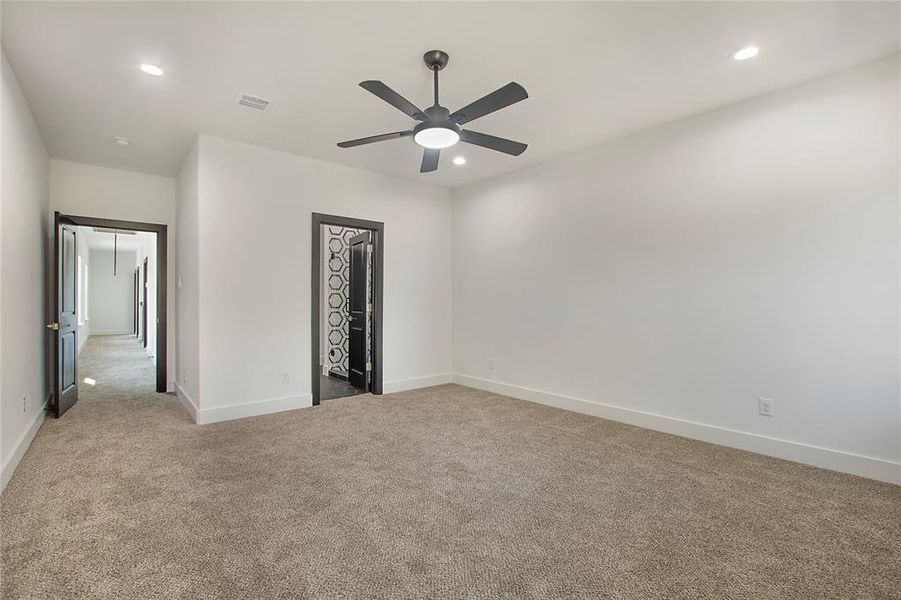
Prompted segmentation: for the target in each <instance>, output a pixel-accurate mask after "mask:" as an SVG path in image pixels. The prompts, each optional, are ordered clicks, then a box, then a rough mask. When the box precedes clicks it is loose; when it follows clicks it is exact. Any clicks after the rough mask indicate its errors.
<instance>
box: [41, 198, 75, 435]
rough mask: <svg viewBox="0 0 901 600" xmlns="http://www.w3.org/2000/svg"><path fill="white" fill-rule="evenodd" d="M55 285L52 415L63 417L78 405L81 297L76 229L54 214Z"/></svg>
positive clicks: (50, 326)
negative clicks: (79, 305)
mask: <svg viewBox="0 0 901 600" xmlns="http://www.w3.org/2000/svg"><path fill="white" fill-rule="evenodd" d="M54 224H55V232H54V236H53V238H54V240H53V246H54V250H55V259H54V264H55V267H56V269H55V270H56V285H55V286H54V291H53V313H54V315H55V318H56V321H55V322H54V323H51V324H50V325H48V327H49V328H50V329H51V330H52V333H53V336H54V338H55V339H54V340H53V413H54V414H55V415H56V416H57V417H60V416H62V415H63V413H65V412H66V411H67V410H69V409H70V408H72V405H74V404H75V403H76V402H77V401H78V380H77V369H78V364H77V361H78V351H77V348H78V341H77V339H76V336H77V335H78V316H77V315H78V306H77V304H78V294H77V293H76V285H77V283H76V277H77V274H76V268H77V267H76V263H75V256H76V252H77V248H76V247H75V227H74V226H73V225H71V224H69V223H66V222H65V221H64V219H63V218H61V215H60V214H59V213H55V218H54Z"/></svg>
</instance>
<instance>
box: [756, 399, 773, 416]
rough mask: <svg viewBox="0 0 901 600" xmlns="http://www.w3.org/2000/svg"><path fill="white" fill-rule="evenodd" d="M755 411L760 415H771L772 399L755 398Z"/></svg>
mask: <svg viewBox="0 0 901 600" xmlns="http://www.w3.org/2000/svg"><path fill="white" fill-rule="evenodd" d="M757 412H758V413H760V416H761V417H772V416H773V401H772V400H771V399H770V398H758V399H757Z"/></svg>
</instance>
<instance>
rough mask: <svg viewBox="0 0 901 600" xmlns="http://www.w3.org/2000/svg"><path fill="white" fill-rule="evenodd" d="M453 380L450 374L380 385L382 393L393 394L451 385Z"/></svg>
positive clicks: (400, 380)
mask: <svg viewBox="0 0 901 600" xmlns="http://www.w3.org/2000/svg"><path fill="white" fill-rule="evenodd" d="M453 380H454V376H453V375H452V374H451V373H443V374H441V375H426V376H425V377H414V378H412V379H397V380H394V381H385V382H383V383H382V393H383V394H393V393H395V392H403V391H406V390H415V389H419V388H426V387H432V386H433V385H442V384H445V383H453Z"/></svg>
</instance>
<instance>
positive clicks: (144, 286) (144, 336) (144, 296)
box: [141, 257, 147, 348]
mask: <svg viewBox="0 0 901 600" xmlns="http://www.w3.org/2000/svg"><path fill="white" fill-rule="evenodd" d="M143 270H144V281H143V282H141V318H142V320H143V323H142V324H141V340H142V341H143V343H144V347H145V348H146V347H147V258H146V257H145V258H144V266H143Z"/></svg>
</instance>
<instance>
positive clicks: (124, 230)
mask: <svg viewBox="0 0 901 600" xmlns="http://www.w3.org/2000/svg"><path fill="white" fill-rule="evenodd" d="M55 225H56V228H55V236H54V246H55V258H56V260H55V261H54V265H55V280H56V285H55V286H53V287H52V289H53V298H52V301H51V306H52V307H53V310H54V314H55V317H54V320H55V322H53V323H50V324H49V325H48V327H49V328H50V329H51V330H53V333H54V340H53V342H52V343H51V348H52V350H53V351H52V356H51V360H52V363H53V364H52V368H51V373H52V378H53V381H52V385H51V389H52V390H53V395H52V399H51V403H50V406H49V410H50V412H51V413H52V414H54V415H55V416H57V417H59V416H61V415H62V414H63V413H65V412H66V411H67V410H68V409H69V408H71V407H72V406H73V405H74V404H75V402H77V401H79V400H84V401H93V400H96V401H112V400H127V399H134V398H140V397H144V396H147V395H151V396H152V395H153V394H155V393H158V392H165V391H166V362H167V361H166V322H167V319H166V312H167V311H166V260H167V258H166V242H167V240H166V226H165V225H157V224H152V223H135V222H130V221H117V220H110V219H99V218H95V217H80V216H73V215H63V214H60V213H56V215H55Z"/></svg>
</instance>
